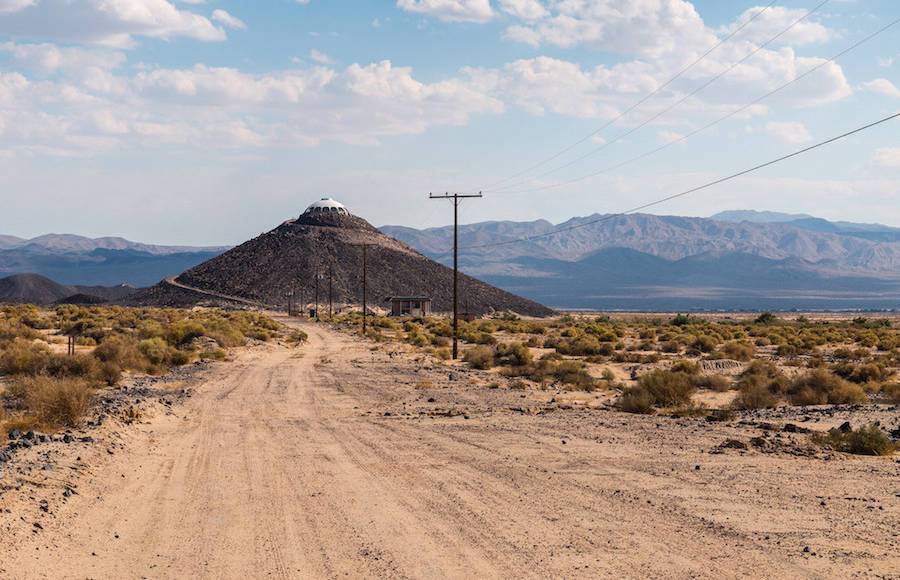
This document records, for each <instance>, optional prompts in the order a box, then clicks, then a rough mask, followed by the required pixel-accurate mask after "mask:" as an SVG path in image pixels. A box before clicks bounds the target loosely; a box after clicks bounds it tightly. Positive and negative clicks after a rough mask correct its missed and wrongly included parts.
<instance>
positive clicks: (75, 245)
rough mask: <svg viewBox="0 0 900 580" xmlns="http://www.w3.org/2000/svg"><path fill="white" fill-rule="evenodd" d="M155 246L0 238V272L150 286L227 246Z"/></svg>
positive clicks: (52, 237)
mask: <svg viewBox="0 0 900 580" xmlns="http://www.w3.org/2000/svg"><path fill="white" fill-rule="evenodd" d="M227 249H228V248H227V247H225V246H222V247H220V246H216V247H193V246H157V245H151V244H142V243H138V242H132V241H129V240H126V239H124V238H109V237H107V238H87V237H83V236H76V235H71V234H48V235H45V236H40V237H37V238H32V239H30V240H25V239H22V238H18V237H15V236H0V276H4V275H11V274H21V273H36V274H41V275H43V276H46V277H48V278H52V279H53V280H55V281H56V282H59V283H61V284H84V285H104V286H112V285H118V284H130V285H133V286H149V285H151V284H155V283H156V282H159V281H160V280H162V279H163V278H165V277H166V276H169V275H171V274H175V273H178V272H181V271H183V270H186V269H188V268H191V267H193V266H196V265H197V264H200V263H202V262H204V261H206V260H208V259H209V258H212V257H214V256H217V255H219V254H221V253H222V252H224V251H225V250H227Z"/></svg>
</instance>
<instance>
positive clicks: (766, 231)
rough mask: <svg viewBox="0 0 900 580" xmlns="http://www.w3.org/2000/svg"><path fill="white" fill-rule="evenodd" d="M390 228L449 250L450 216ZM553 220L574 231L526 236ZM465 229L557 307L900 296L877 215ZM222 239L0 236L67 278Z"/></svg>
mask: <svg viewBox="0 0 900 580" xmlns="http://www.w3.org/2000/svg"><path fill="white" fill-rule="evenodd" d="M598 220H600V221H598ZM380 229H381V231H382V232H383V233H385V234H387V235H389V236H391V237H394V238H396V239H398V240H400V241H402V242H405V243H406V244H409V245H410V246H411V247H412V248H414V249H416V250H418V251H420V252H422V253H423V254H425V255H426V256H429V257H431V258H433V259H435V260H437V261H439V262H442V263H443V264H445V265H450V264H452V255H451V252H450V250H451V248H452V244H453V229H452V227H449V226H448V227H440V228H429V229H424V230H418V229H415V228H409V227H403V226H384V227H382V228H380ZM557 229H566V231H564V232H561V233H557V234H552V235H548V236H542V237H538V238H534V239H530V240H528V241H524V242H522V241H518V240H521V239H522V238H531V237H533V236H540V235H542V234H545V233H547V232H550V231H553V230H557ZM459 233H460V247H461V249H460V267H461V269H462V270H463V271H464V272H466V273H468V274H470V275H472V276H475V277H477V278H479V279H482V280H484V281H485V282H488V283H490V284H493V285H495V286H498V287H500V288H503V289H504V290H508V291H510V292H513V293H516V294H519V295H520V296H524V297H526V298H530V299H532V300H535V301H537V302H540V303H542V304H546V305H548V306H551V307H556V308H595V309H629V310H632V309H633V310H692V309H725V310H731V309H749V310H759V309H773V310H774V309H780V310H790V309H804V310H805V309H837V308H862V309H900V228H895V227H890V226H885V225H880V224H857V223H852V222H830V221H827V220H824V219H820V218H816V217H813V216H809V215H805V214H783V213H776V212H755V211H746V210H738V211H727V212H722V213H719V214H716V215H714V216H712V217H710V218H689V217H677V216H656V215H648V214H629V215H624V216H609V217H608V219H607V216H601V215H599V214H594V215H590V216H585V217H576V218H572V219H570V220H568V221H566V222H563V223H561V224H552V223H550V222H549V221H546V220H537V221H530V222H514V221H490V222H481V223H475V224H468V225H463V226H460V229H459ZM505 242H514V243H505ZM498 244H499V245H498ZM226 249H227V248H225V247H190V246H156V245H149V244H139V243H135V242H130V241H128V240H125V239H122V238H97V239H91V238H85V237H81V236H73V235H55V234H51V235H47V236H41V237H39V238H34V239H32V240H23V239H21V238H16V237H14V236H0V276H2V275H4V274H19V273H26V272H29V273H37V274H41V275H43V276H46V277H48V278H52V279H54V280H56V281H57V282H59V283H61V284H62V285H73V284H81V285H87V286H116V285H119V284H123V283H125V284H130V285H132V286H139V287H140V286H150V285H152V284H155V283H157V282H159V281H160V280H162V279H164V278H166V277H167V276H171V275H174V274H177V273H179V272H183V271H185V270H188V269H190V268H193V267H194V266H197V265H198V264H201V263H202V262H205V261H206V260H208V259H210V258H213V257H215V256H218V255H219V254H221V253H223V252H224V251H225V250H226ZM69 290H71V289H68V290H66V291H69ZM57 293H58V292H57ZM84 293H85V294H91V292H84ZM0 296H2V292H0ZM58 298H59V297H57V298H54V300H56V299H58Z"/></svg>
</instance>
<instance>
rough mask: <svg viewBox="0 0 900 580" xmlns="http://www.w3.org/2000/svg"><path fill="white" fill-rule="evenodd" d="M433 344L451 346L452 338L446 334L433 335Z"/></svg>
mask: <svg viewBox="0 0 900 580" xmlns="http://www.w3.org/2000/svg"><path fill="white" fill-rule="evenodd" d="M431 344H432V345H434V346H439V347H441V346H450V339H449V338H447V337H446V336H437V335H433V336H432V337H431Z"/></svg>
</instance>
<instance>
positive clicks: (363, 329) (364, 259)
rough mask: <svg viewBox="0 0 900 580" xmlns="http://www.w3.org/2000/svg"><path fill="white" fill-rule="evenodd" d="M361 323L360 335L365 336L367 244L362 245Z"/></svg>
mask: <svg viewBox="0 0 900 580" xmlns="http://www.w3.org/2000/svg"><path fill="white" fill-rule="evenodd" d="M362 247H363V321H362V333H363V336H365V335H366V249H367V248H368V247H369V244H363V245H362Z"/></svg>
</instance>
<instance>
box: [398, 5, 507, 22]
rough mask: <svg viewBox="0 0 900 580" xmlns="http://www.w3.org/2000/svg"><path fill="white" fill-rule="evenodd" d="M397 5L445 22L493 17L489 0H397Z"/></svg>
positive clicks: (480, 19) (481, 20)
mask: <svg viewBox="0 0 900 580" xmlns="http://www.w3.org/2000/svg"><path fill="white" fill-rule="evenodd" d="M397 7H398V8H400V9H402V10H406V11H407V12H416V13H419V14H426V15H428V16H434V17H436V18H439V19H441V20H444V21H446V22H487V21H488V20H490V19H491V18H493V17H494V11H493V9H492V8H491V3H490V1H489V0H397Z"/></svg>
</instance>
